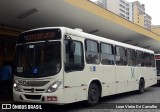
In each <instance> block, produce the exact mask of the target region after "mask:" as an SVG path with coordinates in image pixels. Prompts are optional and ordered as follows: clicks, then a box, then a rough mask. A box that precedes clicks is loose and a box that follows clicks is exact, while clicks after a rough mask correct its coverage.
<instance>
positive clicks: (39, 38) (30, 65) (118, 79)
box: [13, 27, 157, 106]
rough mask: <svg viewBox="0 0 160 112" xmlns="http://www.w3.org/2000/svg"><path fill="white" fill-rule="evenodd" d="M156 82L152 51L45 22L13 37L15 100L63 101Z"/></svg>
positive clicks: (88, 98) (91, 103)
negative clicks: (50, 25)
mask: <svg viewBox="0 0 160 112" xmlns="http://www.w3.org/2000/svg"><path fill="white" fill-rule="evenodd" d="M156 83H157V75H156V68H155V59H154V52H153V51H151V50H147V49H144V48H140V47H137V46H132V45H128V44H125V43H122V42H118V41H115V40H111V39H107V37H100V36H95V35H92V34H88V33H85V32H83V30H81V29H70V28H67V27H45V28H37V29H33V30H28V31H25V32H23V33H21V34H20V35H19V37H18V40H17V43H16V51H15V75H14V84H13V98H14V101H16V102H30V103H51V104H58V105H64V104H68V103H74V102H79V101H85V102H86V104H88V105H89V106H94V105H96V104H97V103H98V101H99V99H100V98H101V97H104V96H109V95H114V94H119V93H124V92H129V91H137V92H139V93H143V92H144V90H145V88H147V87H149V86H152V85H154V84H156Z"/></svg>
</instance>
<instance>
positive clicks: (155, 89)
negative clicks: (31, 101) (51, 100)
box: [16, 85, 160, 112]
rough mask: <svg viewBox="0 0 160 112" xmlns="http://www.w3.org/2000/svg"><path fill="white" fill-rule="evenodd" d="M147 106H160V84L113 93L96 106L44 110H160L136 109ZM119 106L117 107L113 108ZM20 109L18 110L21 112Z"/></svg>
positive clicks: (132, 111)
mask: <svg viewBox="0 0 160 112" xmlns="http://www.w3.org/2000/svg"><path fill="white" fill-rule="evenodd" d="M141 103H142V104H144V106H146V104H145V103H147V104H149V103H152V104H149V106H151V105H153V104H154V103H155V105H154V106H158V107H160V85H154V86H152V87H149V88H147V89H145V92H144V93H143V94H137V93H136V92H128V93H122V94H118V95H112V96H107V97H103V98H101V99H100V101H99V104H98V105H96V106H94V107H87V106H85V105H84V102H78V103H73V104H68V105H61V106H57V105H47V106H46V108H43V111H45V112H47V111H52V112H60V111H63V112H160V109H141V108H140V109H134V106H136V105H138V106H141V107H142V104H141ZM125 105H127V106H128V105H130V106H131V105H132V109H119V108H117V106H124V107H125ZM113 108H117V109H113ZM21 111H22V110H18V111H16V112H21ZM26 111H27V110H26Z"/></svg>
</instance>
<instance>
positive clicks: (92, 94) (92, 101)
mask: <svg viewBox="0 0 160 112" xmlns="http://www.w3.org/2000/svg"><path fill="white" fill-rule="evenodd" d="M99 98H100V90H99V87H98V85H97V84H96V83H91V84H90V86H89V89H88V100H87V106H94V105H96V104H97V103H98V101H99Z"/></svg>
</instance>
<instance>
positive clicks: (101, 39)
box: [22, 27, 154, 54]
mask: <svg viewBox="0 0 160 112" xmlns="http://www.w3.org/2000/svg"><path fill="white" fill-rule="evenodd" d="M55 28H60V29H61V30H63V31H64V32H66V33H67V34H70V35H75V36H79V37H82V38H87V39H92V40H96V41H99V42H105V43H108V44H113V45H117V46H122V47H125V48H130V49H135V50H139V51H144V52H148V53H152V54H154V51H152V50H148V49H144V48H141V47H137V46H133V45H129V44H126V43H122V42H118V41H115V40H111V39H108V38H105V37H100V36H96V35H93V34H89V33H85V32H83V31H79V30H75V29H71V28H67V27H43V28H37V29H32V30H27V31H24V32H22V33H26V32H30V31H36V30H43V29H55Z"/></svg>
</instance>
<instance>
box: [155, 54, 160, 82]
mask: <svg viewBox="0 0 160 112" xmlns="http://www.w3.org/2000/svg"><path fill="white" fill-rule="evenodd" d="M155 60H156V69H157V82H158V83H160V54H155Z"/></svg>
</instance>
